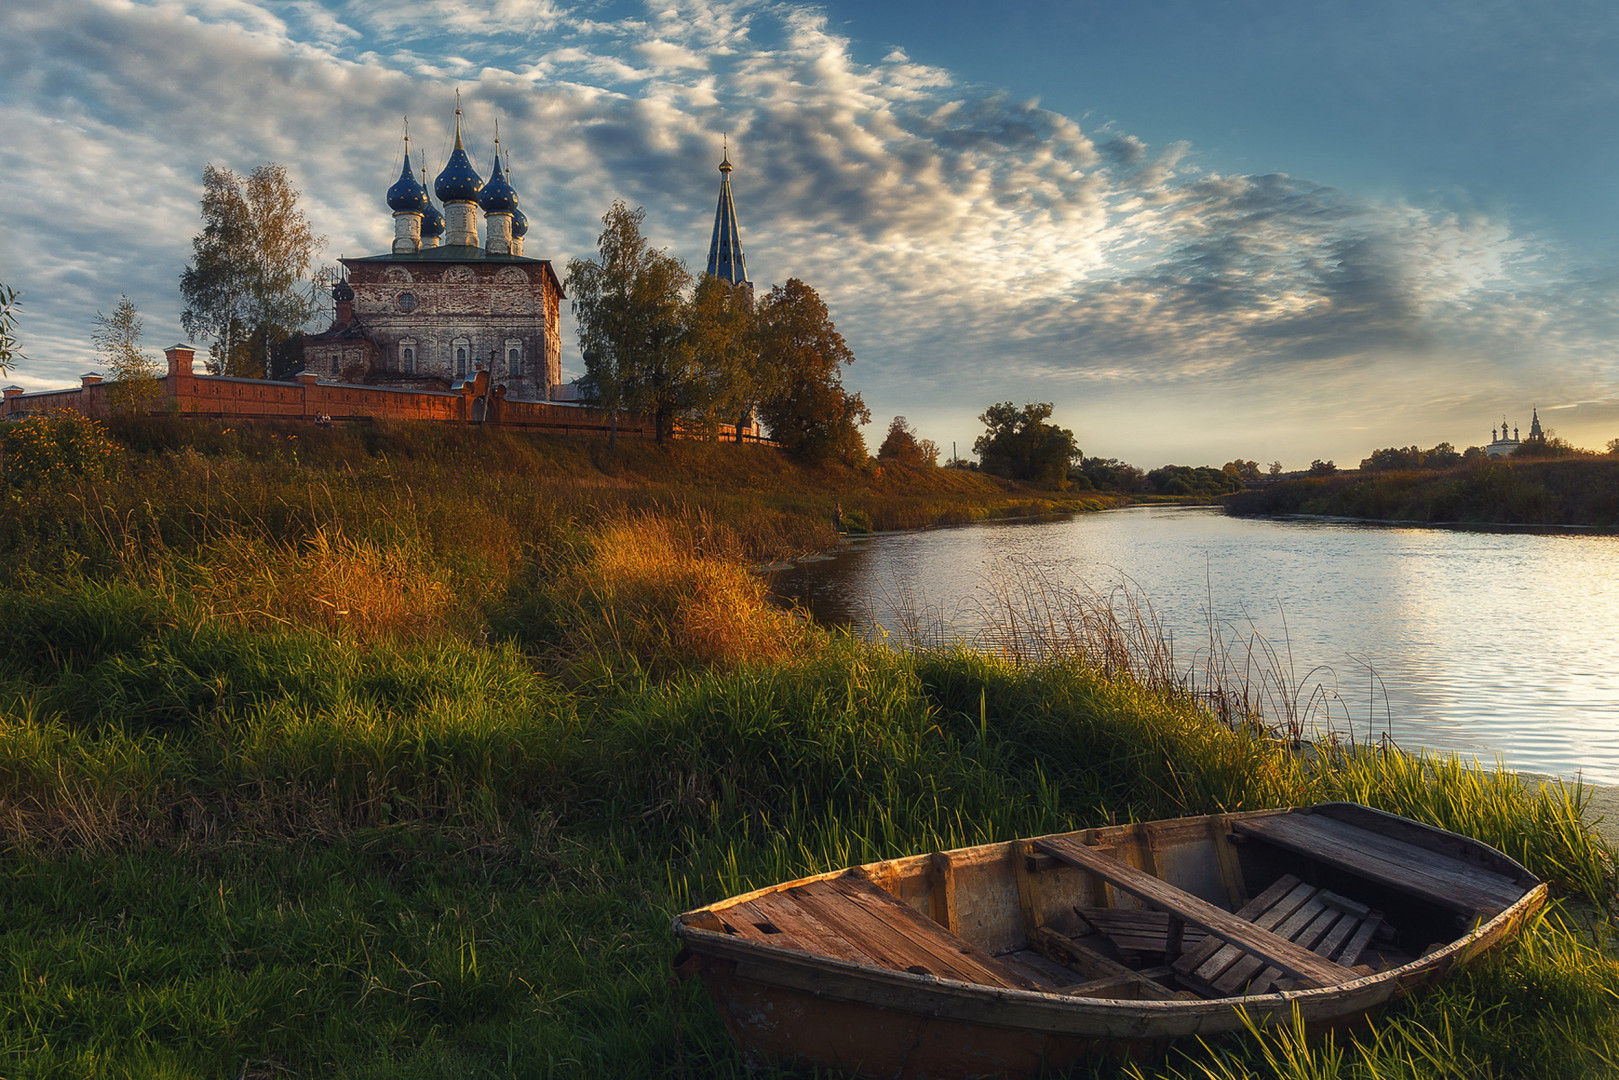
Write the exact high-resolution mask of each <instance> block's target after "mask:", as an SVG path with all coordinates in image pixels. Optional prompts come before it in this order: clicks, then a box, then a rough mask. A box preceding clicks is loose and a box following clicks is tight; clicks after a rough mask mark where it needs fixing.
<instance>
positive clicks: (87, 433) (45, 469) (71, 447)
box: [0, 409, 118, 487]
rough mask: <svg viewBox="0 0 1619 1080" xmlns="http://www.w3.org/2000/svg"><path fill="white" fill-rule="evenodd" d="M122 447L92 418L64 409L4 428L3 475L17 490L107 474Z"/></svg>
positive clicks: (0, 431)
mask: <svg viewBox="0 0 1619 1080" xmlns="http://www.w3.org/2000/svg"><path fill="white" fill-rule="evenodd" d="M117 459H118V445H117V444H116V443H114V442H113V441H112V440H111V439H109V438H108V437H107V433H106V430H105V429H104V428H102V426H101V425H100V424H99V423H98V422H96V421H95V420H92V419H90V418H89V417H87V416H84V415H82V414H80V413H77V412H74V411H73V410H72V409H63V410H61V411H60V412H54V413H50V414H47V415H45V416H28V417H24V418H23V419H21V420H18V421H14V422H12V423H9V424H5V425H0V477H3V478H4V479H5V481H6V482H7V483H8V484H11V485H12V486H14V487H35V486H40V485H48V484H54V483H57V482H59V481H62V480H65V479H67V478H68V477H89V478H92V479H95V478H99V477H102V476H105V475H107V474H108V473H110V472H111V471H112V469H113V465H114V463H115V462H116V461H117Z"/></svg>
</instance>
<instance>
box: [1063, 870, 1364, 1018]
mask: <svg viewBox="0 0 1619 1080" xmlns="http://www.w3.org/2000/svg"><path fill="white" fill-rule="evenodd" d="M1037 843H1038V845H1039V846H1040V848H1041V849H1042V850H1044V851H1045V852H1047V853H1048V854H1051V855H1055V856H1056V857H1057V858H1059V859H1063V860H1065V861H1069V862H1072V863H1074V864H1075V865H1077V866H1081V867H1084V868H1085V869H1087V870H1089V871H1091V872H1092V873H1094V874H1096V876H1098V877H1100V878H1104V879H1106V880H1107V881H1109V882H1110V883H1111V884H1112V885H1113V886H1114V887H1115V888H1119V889H1123V890H1124V891H1125V892H1128V893H1130V894H1132V895H1134V896H1138V897H1140V898H1141V899H1142V900H1145V901H1147V902H1148V903H1152V904H1157V905H1158V906H1159V907H1162V908H1164V909H1165V910H1167V911H1170V912H1172V913H1174V914H1176V915H1179V916H1180V917H1181V918H1183V919H1185V920H1186V921H1187V922H1190V923H1192V924H1194V925H1196V926H1200V927H1202V928H1203V929H1204V930H1207V931H1208V932H1209V933H1211V934H1214V935H1216V936H1218V937H1221V938H1224V939H1225V940H1227V941H1229V942H1231V943H1232V944H1234V945H1239V946H1241V947H1242V948H1243V949H1244V950H1246V951H1247V952H1249V953H1251V954H1253V955H1255V956H1258V957H1260V958H1262V959H1264V960H1267V961H1269V962H1270V963H1272V964H1275V965H1276V966H1277V967H1279V968H1281V969H1282V970H1283V971H1285V972H1287V973H1288V974H1289V975H1292V976H1294V977H1295V978H1298V979H1299V980H1301V981H1303V982H1307V983H1309V984H1310V985H1312V986H1333V985H1336V984H1337V983H1340V982H1348V981H1349V980H1350V979H1352V978H1354V975H1353V973H1352V972H1350V971H1349V970H1347V969H1345V968H1341V967H1339V966H1338V965H1337V964H1334V963H1333V962H1332V961H1330V960H1324V959H1322V958H1321V957H1319V956H1317V955H1315V953H1312V952H1310V950H1308V949H1304V948H1300V947H1299V946H1297V945H1295V944H1293V943H1292V942H1291V941H1288V940H1286V939H1285V938H1280V937H1278V936H1276V935H1275V934H1273V933H1271V932H1270V931H1268V930H1265V929H1263V928H1261V927H1259V926H1257V925H1255V924H1254V923H1251V922H1249V921H1248V920H1247V919H1244V918H1241V917H1240V916H1238V915H1235V914H1233V913H1231V912H1229V911H1225V910H1223V909H1221V908H1217V907H1215V906H1214V905H1213V904H1211V903H1209V902H1208V901H1207V900H1202V899H1199V898H1198V897H1196V896H1193V895H1192V894H1191V893H1188V892H1186V891H1184V890H1182V889H1178V888H1176V887H1175V886H1173V885H1171V884H1169V883H1168V882H1167V881H1161V880H1159V879H1158V878H1155V877H1153V876H1152V875H1150V874H1145V873H1142V872H1141V871H1140V870H1137V869H1135V868H1134V867H1132V866H1126V865H1125V864H1123V863H1121V862H1119V861H1118V860H1116V859H1110V858H1108V857H1107V856H1105V855H1098V854H1096V852H1094V851H1093V850H1091V849H1090V848H1088V847H1085V846H1084V845H1083V844H1076V843H1074V842H1072V841H1070V840H1064V839H1061V838H1053V839H1049V840H1040V841H1038V842H1037Z"/></svg>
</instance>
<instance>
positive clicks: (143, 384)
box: [90, 296, 163, 412]
mask: <svg viewBox="0 0 1619 1080" xmlns="http://www.w3.org/2000/svg"><path fill="white" fill-rule="evenodd" d="M144 329H145V323H144V322H143V321H142V319H141V317H140V313H139V312H137V311H136V310H135V304H134V302H133V301H132V300H130V298H129V297H128V296H120V297H119V298H118V306H117V307H115V308H113V311H112V314H111V315H103V314H101V313H100V312H99V311H98V312H96V330H95V333H94V334H92V335H91V337H90V340H91V341H92V342H93V343H94V345H95V347H96V351H97V352H99V353H100V354H101V355H102V356H103V357H105V358H106V361H107V372H108V374H109V375H111V376H112V377H111V379H109V380H108V385H107V403H108V404H109V405H110V406H112V408H113V411H115V412H150V411H151V410H152V408H153V407H154V406H156V405H157V403H158V402H159V401H161V400H162V397H163V384H162V383H160V382H159V381H158V367H157V360H156V359H154V358H153V357H152V355H151V354H150V353H148V352H146V351H145V350H144V349H142V348H141V333H142V331H143V330H144Z"/></svg>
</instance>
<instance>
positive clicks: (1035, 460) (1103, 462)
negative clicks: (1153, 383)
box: [877, 401, 1282, 499]
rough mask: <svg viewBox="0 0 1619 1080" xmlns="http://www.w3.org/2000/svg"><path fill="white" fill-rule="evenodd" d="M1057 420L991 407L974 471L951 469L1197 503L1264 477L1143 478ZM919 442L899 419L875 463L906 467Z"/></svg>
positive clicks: (1176, 469) (1251, 465) (1045, 413)
mask: <svg viewBox="0 0 1619 1080" xmlns="http://www.w3.org/2000/svg"><path fill="white" fill-rule="evenodd" d="M1051 414H1052V404H1051V403H1050V402H1048V401H1042V402H1037V403H1035V402H1031V403H1030V404H1027V405H1024V406H1021V407H1019V406H1017V405H1014V404H1013V403H1012V402H1010V401H1004V402H1000V403H999V404H995V405H991V406H990V407H989V408H988V409H985V410H984V412H983V413H982V414H981V415H980V416H979V417H978V419H979V420H980V421H981V422H982V423H983V424H984V427H985V431H984V434H983V435H981V436H979V438H978V440H977V441H976V442H974V443H973V452H974V453H975V454H977V455H978V458H979V461H980V464H979V465H977V466H973V465H971V464H970V463H968V462H966V461H961V460H955V461H952V462H950V464H951V465H952V466H954V467H956V468H975V467H976V468H980V469H982V470H983V471H984V472H987V473H989V474H991V475H993V476H1000V477H1004V478H1006V479H1008V480H1018V481H1022V482H1024V483H1030V484H1040V485H1044V486H1047V487H1055V488H1066V489H1076V490H1079V491H1106V492H1114V493H1117V494H1121V495H1162V496H1170V497H1175V498H1196V499H1212V498H1218V497H1219V496H1222V495H1226V494H1229V493H1231V492H1233V491H1241V490H1242V488H1243V486H1244V485H1245V484H1250V483H1255V482H1257V481H1258V480H1259V479H1260V476H1261V474H1260V469H1259V462H1257V461H1244V460H1242V459H1240V458H1239V459H1237V460H1236V461H1228V462H1226V463H1225V465H1223V466H1222V467H1220V468H1218V469H1216V468H1214V467H1213V466H1212V465H1164V466H1162V467H1160V468H1157V469H1153V470H1152V471H1150V472H1143V471H1142V470H1141V469H1138V468H1136V467H1135V466H1134V465H1129V464H1126V463H1125V462H1122V461H1119V460H1118V459H1117V458H1105V457H1087V456H1086V455H1085V454H1084V453H1083V452H1082V451H1081V450H1080V448H1079V444H1078V442H1077V441H1076V440H1075V439H1074V433H1073V432H1072V431H1069V430H1068V429H1067V428H1062V427H1058V426H1056V425H1055V424H1052V423H1049V422H1048V421H1049V420H1050V419H1051ZM915 441H916V440H915V438H914V433H912V432H911V431H910V430H909V425H907V424H906V423H905V418H904V417H903V416H897V417H895V418H894V423H893V425H892V426H890V428H889V431H888V441H886V442H884V443H883V446H882V448H881V449H880V450H879V451H878V452H877V458H878V460H879V461H882V460H884V459H886V458H888V457H890V456H893V457H897V458H899V459H900V460H905V458H906V456H907V455H908V454H909V447H911V446H913V445H914V444H915ZM923 442H926V440H923ZM927 445H928V446H930V447H931V446H932V444H931V443H928V444H927ZM891 447H894V449H891ZM937 456H938V451H937V449H933V450H932V458H930V459H928V461H927V463H929V464H931V462H932V460H933V459H936V458H937ZM1269 471H1270V473H1271V475H1275V474H1277V473H1280V472H1281V471H1282V466H1281V464H1280V463H1279V462H1273V463H1272V464H1271V465H1270V467H1269Z"/></svg>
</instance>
